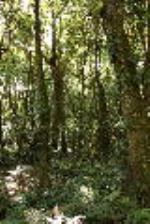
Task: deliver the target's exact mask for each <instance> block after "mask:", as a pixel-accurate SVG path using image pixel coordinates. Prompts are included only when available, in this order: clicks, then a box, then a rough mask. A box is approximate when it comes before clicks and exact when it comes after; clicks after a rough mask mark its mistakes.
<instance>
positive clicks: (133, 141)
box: [102, 0, 150, 206]
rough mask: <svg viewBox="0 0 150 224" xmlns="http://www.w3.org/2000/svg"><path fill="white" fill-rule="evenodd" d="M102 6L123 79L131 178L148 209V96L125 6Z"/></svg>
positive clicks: (114, 2) (110, 2)
mask: <svg viewBox="0 0 150 224" xmlns="http://www.w3.org/2000/svg"><path fill="white" fill-rule="evenodd" d="M103 3H104V10H103V13H102V16H103V27H104V30H105V33H106V35H107V40H108V45H109V53H110V58H111V61H112V63H113V64H114V68H115V71H116V73H117V74H118V75H119V76H120V77H121V78H122V80H123V84H124V85H123V87H122V88H123V89H122V110H123V116H124V117H125V119H126V121H127V139H128V143H129V147H128V149H129V163H130V166H131V171H132V178H133V180H134V184H135V185H136V191H137V196H138V195H139V194H140V199H141V203H142V204H145V206H148V205H149V202H150V198H149V195H150V194H149V192H150V174H149V170H150V163H149V158H150V149H149V140H148V139H149V135H150V134H149V133H150V118H149V117H148V113H147V110H148V105H149V102H148V101H149V100H148V98H147V97H146V96H143V95H141V93H140V88H139V83H138V82H137V79H136V77H137V76H138V75H139V74H138V71H137V67H136V64H135V60H134V55H133V53H132V50H131V46H130V43H129V40H128V37H127V35H126V33H125V30H124V21H123V15H124V8H123V7H124V2H123V1H119V0H104V1H103ZM145 86H147V83H145ZM145 86H144V89H145ZM146 92H147V91H146ZM132 187H133V186H132Z"/></svg>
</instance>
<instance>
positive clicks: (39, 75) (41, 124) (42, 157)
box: [33, 0, 50, 186]
mask: <svg viewBox="0 0 150 224" xmlns="http://www.w3.org/2000/svg"><path fill="white" fill-rule="evenodd" d="M34 12H35V86H36V92H35V94H36V99H35V101H36V104H35V107H36V110H37V113H38V121H37V122H38V126H37V131H36V132H35V136H34V142H33V145H34V149H35V159H34V163H35V167H36V169H37V170H38V172H37V175H38V178H39V183H40V185H42V186H46V185H47V182H48V154H49V147H48V142H49V123H50V114H49V104H48V95H47V89H46V84H45V80H44V72H43V57H42V50H41V21H40V0H35V8H34Z"/></svg>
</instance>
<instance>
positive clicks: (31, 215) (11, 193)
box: [0, 165, 45, 224]
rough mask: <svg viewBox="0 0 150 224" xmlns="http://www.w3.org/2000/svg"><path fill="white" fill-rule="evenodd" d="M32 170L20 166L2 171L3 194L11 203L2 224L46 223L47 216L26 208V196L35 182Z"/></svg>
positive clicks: (0, 178)
mask: <svg viewBox="0 0 150 224" xmlns="http://www.w3.org/2000/svg"><path fill="white" fill-rule="evenodd" d="M30 170H31V167H30V166H28V165H18V166H17V167H15V168H12V169H8V170H7V169H5V170H3V171H1V174H0V182H1V183H3V186H4V189H3V191H2V192H3V193H4V194H5V197H6V198H7V199H8V201H9V205H7V206H8V207H10V209H8V211H7V213H6V216H5V218H4V219H3V220H0V224H26V223H28V224H38V223H40V224H42V223H45V222H44V219H45V215H44V213H43V212H42V211H41V210H40V209H34V208H33V209H32V208H29V209H27V208H26V207H25V208H24V195H25V194H26V193H29V191H30V187H31V183H32V181H33V180H32V177H31V176H30V172H29V171H30ZM0 206H2V205H0ZM2 216H3V214H2ZM17 216H18V217H17Z"/></svg>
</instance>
